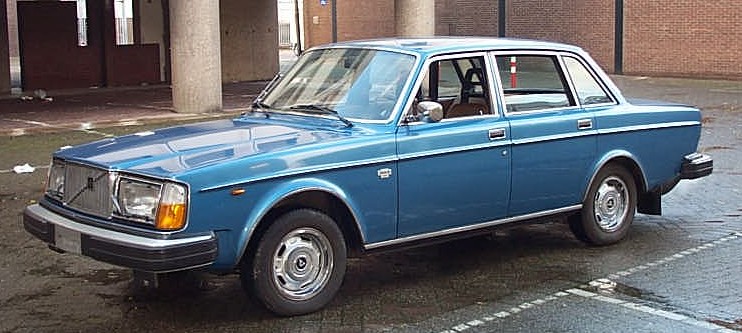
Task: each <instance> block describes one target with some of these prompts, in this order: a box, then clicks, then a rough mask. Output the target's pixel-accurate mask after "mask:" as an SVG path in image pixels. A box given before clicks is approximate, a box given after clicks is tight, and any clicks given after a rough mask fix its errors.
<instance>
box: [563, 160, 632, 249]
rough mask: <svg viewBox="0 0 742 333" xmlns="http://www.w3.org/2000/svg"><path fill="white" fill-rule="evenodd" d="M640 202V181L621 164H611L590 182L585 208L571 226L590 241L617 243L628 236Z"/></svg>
mask: <svg viewBox="0 0 742 333" xmlns="http://www.w3.org/2000/svg"><path fill="white" fill-rule="evenodd" d="M636 203H637V190H636V183H635V182H634V177H633V176H632V175H631V173H630V172H628V171H627V170H626V169H625V168H623V167H621V166H620V165H617V164H610V165H607V166H605V167H604V168H603V169H601V170H600V171H599V172H598V174H597V175H596V176H595V179H594V180H593V182H592V183H591V184H590V188H589V189H588V193H587V196H585V201H584V202H583V204H582V211H581V213H580V215H579V216H575V217H574V218H572V219H571V220H570V229H572V232H573V233H574V234H575V236H576V237H577V238H578V239H580V240H582V241H584V242H586V243H589V244H593V245H608V244H613V243H616V242H618V241H620V240H622V239H623V238H624V237H626V234H627V233H628V231H629V226H631V222H633V221H634V214H635V212H636Z"/></svg>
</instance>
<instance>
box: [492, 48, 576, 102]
mask: <svg viewBox="0 0 742 333" xmlns="http://www.w3.org/2000/svg"><path fill="white" fill-rule="evenodd" d="M496 60H497V68H498V70H499V73H500V83H501V85H502V90H503V96H504V97H505V100H504V102H505V106H506V108H507V111H508V112H522V111H533V110H544V109H554V108H563V107H570V106H575V105H576V103H575V102H574V100H573V99H572V98H571V97H570V93H569V89H568V85H567V84H566V80H565V78H564V75H563V74H562V72H561V70H560V67H559V62H558V61H557V57H556V56H550V55H498V56H496Z"/></svg>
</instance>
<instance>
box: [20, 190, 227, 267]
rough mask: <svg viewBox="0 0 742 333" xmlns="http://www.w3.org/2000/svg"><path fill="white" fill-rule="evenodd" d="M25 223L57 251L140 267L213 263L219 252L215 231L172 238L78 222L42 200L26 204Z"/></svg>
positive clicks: (199, 265) (29, 229)
mask: <svg viewBox="0 0 742 333" xmlns="http://www.w3.org/2000/svg"><path fill="white" fill-rule="evenodd" d="M23 227H24V228H25V229H26V231H28V232H29V233H31V234H32V235H34V236H36V237H37V238H39V239H41V240H42V241H44V242H46V243H48V244H49V247H50V248H52V249H53V250H55V251H61V252H70V253H75V254H81V255H84V256H87V257H91V258H94V259H96V260H100V261H103V262H107V263H110V264H114V265H118V266H123V267H129V268H132V269H134V270H139V271H146V272H154V273H166V272H173V271H180V270H187V269H193V268H198V267H203V266H208V265H210V264H211V263H213V262H214V260H215V259H216V256H217V239H216V235H215V234H214V233H209V234H205V235H200V236H194V237H188V238H172V239H161V238H149V237H142V236H137V235H131V234H127V233H123V232H118V231H113V230H108V229H102V228H97V227H94V226H91V225H87V224H82V223H78V222H75V221H73V220H71V219H68V218H66V217H64V216H61V215H59V214H57V213H54V212H52V211H50V210H48V209H46V208H44V207H42V206H40V205H38V204H35V205H31V206H28V207H26V209H25V211H24V212H23Z"/></svg>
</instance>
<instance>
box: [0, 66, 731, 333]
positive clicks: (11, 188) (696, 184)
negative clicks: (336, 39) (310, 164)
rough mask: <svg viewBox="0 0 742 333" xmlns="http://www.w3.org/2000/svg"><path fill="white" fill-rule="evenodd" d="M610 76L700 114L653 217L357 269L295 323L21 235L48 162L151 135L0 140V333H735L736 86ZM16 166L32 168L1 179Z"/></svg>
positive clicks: (389, 259)
mask: <svg viewBox="0 0 742 333" xmlns="http://www.w3.org/2000/svg"><path fill="white" fill-rule="evenodd" d="M615 79H616V81H617V83H618V84H619V86H621V87H622V90H623V91H624V93H625V94H626V95H629V96H635V97H642V98H652V99H663V100H670V101H675V102H682V103H691V104H695V105H698V106H700V107H702V109H703V111H704V131H703V136H702V141H701V144H700V147H699V149H700V150H702V151H705V152H707V153H709V154H712V155H713V156H714V159H715V171H714V174H713V175H712V176H710V177H707V178H704V179H701V180H698V181H692V182H688V181H685V182H682V183H681V184H680V185H679V186H678V188H676V189H675V190H674V191H673V192H671V193H670V194H669V195H668V196H666V197H665V200H664V203H665V206H664V212H665V215H664V216H662V217H650V216H643V215H639V216H638V217H637V219H636V220H635V224H634V225H633V226H632V230H631V232H630V234H629V236H628V238H627V239H626V240H625V241H624V242H622V243H620V244H617V245H614V246H609V247H601V248H595V247H588V246H585V245H583V244H582V243H580V242H578V241H577V240H575V239H574V238H573V237H572V235H571V234H570V233H569V230H568V228H567V227H566V226H565V225H563V224H561V223H556V222H554V223H544V224H537V225H527V226H519V227H515V228H510V229H503V230H499V231H497V232H494V233H493V234H491V235H488V236H485V237H477V238H473V239H468V240H462V241H456V242H451V243H446V244H441V245H435V246H429V247H423V248H418V249H413V250H406V251H400V252H394V253H386V254H378V255H373V256H367V257H364V258H360V259H353V260H351V261H350V265H349V268H348V273H347V275H346V280H345V283H344V284H343V287H342V289H341V291H340V293H339V295H338V296H337V297H336V298H335V300H334V301H333V302H332V303H331V304H330V305H329V306H328V307H327V308H326V309H325V310H323V311H320V312H318V313H315V314H311V315H307V316H302V317H294V318H276V317H274V316H272V315H271V314H269V313H267V312H266V311H264V310H262V309H261V308H260V307H259V306H257V305H255V304H254V303H252V302H251V301H250V300H249V299H248V298H247V297H245V295H244V293H243V292H242V289H241V288H240V285H239V280H238V278H237V277H236V276H210V275H195V276H194V275H191V276H180V277H174V278H172V279H171V280H169V281H166V282H165V283H164V287H163V288H162V289H161V290H156V291H148V290H144V289H141V288H138V287H136V286H133V285H132V284H131V274H130V272H129V271H128V270H125V269H121V268H118V267H114V266H110V265H107V264H103V263H99V262H95V261H92V260H89V259H86V258H82V257H77V256H71V255H61V254H57V253H55V252H52V251H50V250H49V249H47V248H46V247H45V246H44V245H43V244H42V243H41V242H40V241H37V240H35V239H34V238H32V237H31V236H29V235H28V234H27V233H25V231H24V230H23V227H22V224H21V220H20V214H21V211H22V209H23V207H25V206H26V205H27V204H29V203H33V202H35V200H37V199H38V198H39V196H40V195H41V189H42V187H43V183H44V177H45V172H46V170H45V169H44V166H45V165H46V164H47V163H48V158H49V154H50V153H51V152H52V151H53V150H54V149H56V148H57V147H60V146H65V145H71V144H75V143H80V142H85V141H89V140H93V139H97V138H100V137H102V136H103V135H116V134H121V133H126V132H133V131H141V130H142V129H143V128H145V127H147V126H157V125H139V123H136V124H131V125H134V126H124V125H126V124H118V125H121V126H116V127H105V126H103V127H101V128H96V129H95V130H94V131H84V130H69V129H65V130H60V129H57V130H55V131H54V132H53V133H47V132H45V131H38V132H34V131H30V133H31V134H26V135H20V136H9V135H5V136H0V147H2V150H0V332H39V331H41V332H100V331H111V332H119V331H124V332H128V331H159V332H183V331H188V332H231V331H242V332H361V331H366V332H386V331H392V332H396V331H400V332H500V331H502V332H542V331H543V332H546V331H549V332H606V331H617V332H650V331H651V332H726V331H742V321H740V320H741V319H742V279H739V275H740V274H741V273H742V264H741V261H740V260H739V253H740V252H741V251H742V234H741V232H742V218H741V217H740V216H741V215H742V200H740V199H742V193H741V192H740V191H742V190H740V188H742V187H741V186H740V185H742V154H740V153H739V149H740V147H741V146H740V142H742V82H727V81H702V80H679V79H654V78H635V77H616V78H615ZM236 94H237V95H240V93H239V92H238V93H236ZM3 107H4V106H3ZM4 111H5V110H4V109H3V110H0V116H1V115H4V114H6V113H5V112H4ZM174 121H176V120H175V119H171V118H167V120H166V122H174ZM177 121H189V120H185V119H178V120H177ZM148 122H150V121H149V120H145V121H143V123H148ZM158 125H161V123H160V124H158ZM23 163H29V164H30V165H33V166H37V167H39V169H38V170H37V171H35V172H33V173H30V174H15V173H13V172H12V171H11V169H12V168H13V167H14V166H16V165H19V164H23Z"/></svg>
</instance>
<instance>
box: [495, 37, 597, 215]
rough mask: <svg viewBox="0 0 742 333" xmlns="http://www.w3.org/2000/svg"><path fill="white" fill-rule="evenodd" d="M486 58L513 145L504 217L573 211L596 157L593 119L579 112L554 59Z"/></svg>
mask: <svg viewBox="0 0 742 333" xmlns="http://www.w3.org/2000/svg"><path fill="white" fill-rule="evenodd" d="M492 56H493V57H494V62H495V63H496V64H497V68H498V76H499V83H500V89H499V93H500V98H501V99H502V101H503V104H504V110H505V117H506V118H507V119H508V120H509V121H510V130H511V139H512V144H513V146H512V156H511V159H512V186H511V187H512V190H511V197H510V207H509V209H508V215H509V216H518V215H525V214H529V213H535V212H543V211H549V210H555V209H563V208H565V207H566V208H568V209H573V208H575V206H576V205H578V204H579V203H580V202H581V201H582V198H581V196H582V192H583V190H584V188H583V187H584V186H585V185H584V184H585V178H586V175H587V174H588V172H589V170H590V166H591V165H592V163H593V161H594V159H595V155H596V147H597V140H596V134H597V132H596V130H595V126H594V122H595V121H594V117H593V113H592V112H590V111H586V110H585V109H583V108H582V107H581V106H580V103H579V100H578V99H577V98H576V97H575V94H574V91H573V89H572V85H571V83H570V79H569V76H568V74H567V73H566V72H565V71H564V64H563V62H562V59H561V57H560V55H559V54H558V53H556V52H535V51H524V52H497V53H493V54H492Z"/></svg>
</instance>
